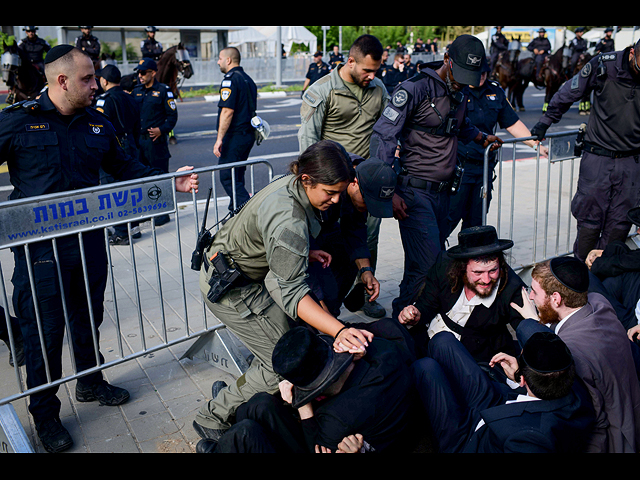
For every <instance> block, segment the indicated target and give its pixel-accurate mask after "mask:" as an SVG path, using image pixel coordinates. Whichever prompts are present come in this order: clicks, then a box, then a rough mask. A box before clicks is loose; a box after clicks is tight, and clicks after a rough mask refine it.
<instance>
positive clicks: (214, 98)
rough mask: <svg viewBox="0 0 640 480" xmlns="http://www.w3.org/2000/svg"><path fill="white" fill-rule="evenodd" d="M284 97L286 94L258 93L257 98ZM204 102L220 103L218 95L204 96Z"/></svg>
mask: <svg viewBox="0 0 640 480" xmlns="http://www.w3.org/2000/svg"><path fill="white" fill-rule="evenodd" d="M286 96H287V92H265V93H258V98H282V97H286ZM204 100H205V101H206V102H219V101H220V95H205V96H204Z"/></svg>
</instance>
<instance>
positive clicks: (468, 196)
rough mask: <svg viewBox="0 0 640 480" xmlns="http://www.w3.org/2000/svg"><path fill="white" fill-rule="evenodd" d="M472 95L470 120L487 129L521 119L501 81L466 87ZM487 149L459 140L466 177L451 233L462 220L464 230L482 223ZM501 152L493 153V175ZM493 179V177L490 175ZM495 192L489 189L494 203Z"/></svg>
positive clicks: (453, 213) (452, 209)
mask: <svg viewBox="0 0 640 480" xmlns="http://www.w3.org/2000/svg"><path fill="white" fill-rule="evenodd" d="M465 93H466V94H467V96H468V103H467V112H468V113H467V115H468V117H469V121H470V122H471V123H472V124H474V125H475V126H476V127H478V128H479V129H480V130H482V131H483V132H494V131H495V130H496V126H497V125H499V126H500V128H503V129H507V128H510V127H512V126H513V125H515V124H516V123H517V122H518V121H519V120H520V118H519V117H518V115H517V114H516V112H515V111H514V110H513V107H512V106H511V104H510V103H509V101H508V100H507V95H506V93H505V91H504V90H503V89H502V87H501V86H500V84H499V83H498V82H496V81H493V80H488V81H486V82H485V84H484V85H483V86H481V87H479V88H469V87H466V88H465ZM484 153H485V149H484V148H483V147H482V146H481V145H478V144H477V143H473V142H472V143H469V144H464V143H462V142H459V143H458V163H460V164H461V165H463V166H464V169H465V171H464V176H463V178H462V184H461V186H460V190H459V191H458V193H457V194H456V195H454V196H452V197H451V206H450V209H449V220H450V227H449V235H450V234H451V233H452V232H453V231H454V230H455V229H456V227H457V226H458V224H459V223H460V220H462V221H463V224H462V229H463V230H465V229H467V228H472V227H480V226H482V188H483V185H484ZM496 157H497V153H495V152H492V153H491V154H490V157H489V159H490V161H491V163H490V165H489V175H490V176H491V175H493V171H494V169H495V166H496V161H495V159H496ZM489 180H490V181H491V177H490V178H489ZM491 192H492V189H491V188H489V191H488V192H487V198H488V203H489V204H490V203H491V198H492V197H491Z"/></svg>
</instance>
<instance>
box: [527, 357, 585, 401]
mask: <svg viewBox="0 0 640 480" xmlns="http://www.w3.org/2000/svg"><path fill="white" fill-rule="evenodd" d="M518 365H519V366H520V369H519V370H518V371H517V372H516V374H515V379H516V381H520V378H522V377H524V381H525V382H527V386H528V387H529V390H531V393H533V394H534V395H535V396H536V398H539V399H540V400H546V401H549V400H558V399H560V398H564V397H566V396H567V395H569V394H570V393H571V390H572V389H573V384H574V382H575V379H576V375H577V373H576V367H575V365H572V366H571V367H569V368H568V369H567V370H563V371H562V372H554V373H539V372H536V371H535V370H533V369H532V368H530V367H528V366H526V365H524V362H523V361H522V359H521V358H518Z"/></svg>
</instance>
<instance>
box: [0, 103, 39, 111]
mask: <svg viewBox="0 0 640 480" xmlns="http://www.w3.org/2000/svg"><path fill="white" fill-rule="evenodd" d="M18 110H26V111H27V112H29V113H34V112H37V111H38V110H40V104H39V103H38V102H37V101H35V100H24V101H22V102H19V103H14V104H13V105H11V106H9V107H7V108H5V109H4V110H3V112H15V111H18Z"/></svg>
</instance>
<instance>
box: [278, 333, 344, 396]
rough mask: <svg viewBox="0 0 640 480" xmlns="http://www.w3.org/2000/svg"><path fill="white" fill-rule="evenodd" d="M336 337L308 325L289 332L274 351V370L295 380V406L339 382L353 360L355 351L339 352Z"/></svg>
mask: <svg viewBox="0 0 640 480" xmlns="http://www.w3.org/2000/svg"><path fill="white" fill-rule="evenodd" d="M333 343H334V340H333V338H331V337H329V336H327V335H316V334H314V333H312V332H311V331H310V330H309V329H308V328H306V327H298V328H294V329H292V330H290V331H289V332H288V333H286V334H285V335H284V336H283V337H282V338H281V339H280V341H279V342H278V344H277V345H276V348H275V349H274V351H273V359H272V360H273V370H274V372H276V373H277V374H278V375H280V376H281V377H282V378H284V379H285V380H288V381H289V382H291V383H292V384H293V386H294V389H293V408H300V407H303V406H305V405H307V404H309V403H310V402H312V401H313V400H314V399H316V398H317V397H318V396H320V395H321V394H322V392H324V391H325V390H326V389H327V388H328V387H329V386H331V385H332V384H333V383H335V382H336V381H337V380H338V379H339V378H340V376H341V375H342V374H343V373H344V372H345V371H346V370H347V368H349V366H350V365H351V364H352V363H353V358H354V357H353V355H352V354H349V353H336V352H335V350H334V349H333Z"/></svg>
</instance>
